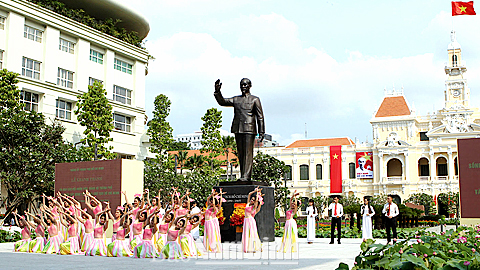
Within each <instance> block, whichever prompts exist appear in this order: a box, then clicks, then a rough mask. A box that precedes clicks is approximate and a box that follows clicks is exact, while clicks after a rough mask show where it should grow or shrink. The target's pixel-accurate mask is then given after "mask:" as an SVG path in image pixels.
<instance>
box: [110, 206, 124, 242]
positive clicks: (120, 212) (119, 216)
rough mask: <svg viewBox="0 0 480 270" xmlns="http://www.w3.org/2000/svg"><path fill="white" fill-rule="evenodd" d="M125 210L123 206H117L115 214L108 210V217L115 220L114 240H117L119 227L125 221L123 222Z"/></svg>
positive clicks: (113, 226)
mask: <svg viewBox="0 0 480 270" xmlns="http://www.w3.org/2000/svg"><path fill="white" fill-rule="evenodd" d="M123 211H124V208H123V207H122V206H118V207H117V210H115V216H113V215H112V212H111V211H108V217H109V218H110V220H111V221H112V222H113V225H112V229H113V234H112V242H113V241H115V239H116V238H117V231H118V228H119V227H120V224H121V223H123V222H122V217H123Z"/></svg>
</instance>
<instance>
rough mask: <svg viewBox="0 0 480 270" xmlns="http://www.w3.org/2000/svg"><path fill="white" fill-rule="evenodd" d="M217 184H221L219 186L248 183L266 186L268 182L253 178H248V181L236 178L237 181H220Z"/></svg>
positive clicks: (244, 184) (247, 184) (245, 184)
mask: <svg viewBox="0 0 480 270" xmlns="http://www.w3.org/2000/svg"><path fill="white" fill-rule="evenodd" d="M218 185H219V186H221V187H226V186H249V185H250V186H262V187H268V184H267V183H265V182H260V181H253V180H249V181H241V180H237V181H228V182H220V183H219V184H218Z"/></svg>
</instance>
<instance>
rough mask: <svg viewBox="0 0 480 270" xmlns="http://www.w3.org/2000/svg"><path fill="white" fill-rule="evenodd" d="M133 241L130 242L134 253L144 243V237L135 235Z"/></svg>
mask: <svg viewBox="0 0 480 270" xmlns="http://www.w3.org/2000/svg"><path fill="white" fill-rule="evenodd" d="M131 239H132V240H131V241H130V249H131V250H132V251H133V250H135V247H136V246H137V245H139V244H140V243H141V242H142V241H143V235H141V234H137V235H134V236H133V238H131Z"/></svg>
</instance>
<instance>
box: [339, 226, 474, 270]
mask: <svg viewBox="0 0 480 270" xmlns="http://www.w3.org/2000/svg"><path fill="white" fill-rule="evenodd" d="M478 245H480V226H477V227H475V228H473V227H469V228H467V227H459V228H458V229H457V230H456V231H453V230H448V231H447V232H446V233H442V234H436V233H433V232H426V231H419V232H418V233H417V234H416V235H415V237H411V238H408V240H407V241H401V242H397V243H396V244H395V245H382V244H375V241H374V240H368V241H366V242H363V243H362V244H361V246H360V249H361V252H360V254H359V255H358V256H357V257H356V258H355V266H354V267H353V268H352V270H358V269H439V270H440V269H444V270H447V269H448V270H450V269H464V270H470V269H480V254H479V252H478V251H477V249H478ZM337 269H349V267H348V265H347V264H345V263H340V265H339V267H338V268H337Z"/></svg>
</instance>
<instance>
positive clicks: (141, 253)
mask: <svg viewBox="0 0 480 270" xmlns="http://www.w3.org/2000/svg"><path fill="white" fill-rule="evenodd" d="M133 257H135V258H156V257H159V254H158V251H157V249H156V248H155V245H154V243H153V239H150V240H143V241H142V242H141V243H140V244H139V245H137V246H136V247H135V250H134V251H133Z"/></svg>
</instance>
